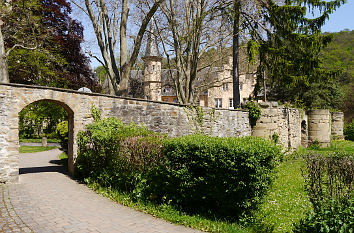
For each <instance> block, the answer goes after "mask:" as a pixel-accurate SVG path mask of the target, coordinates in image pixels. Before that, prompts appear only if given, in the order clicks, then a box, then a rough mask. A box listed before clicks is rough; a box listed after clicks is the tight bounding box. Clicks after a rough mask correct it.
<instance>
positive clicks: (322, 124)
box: [307, 109, 331, 147]
mask: <svg viewBox="0 0 354 233" xmlns="http://www.w3.org/2000/svg"><path fill="white" fill-rule="evenodd" d="M307 115H308V129H309V132H308V142H309V145H311V144H314V143H316V142H318V143H319V144H320V146H321V147H327V146H330V144H331V122H330V112H329V110H328V109H316V110H310V111H308V112H307Z"/></svg>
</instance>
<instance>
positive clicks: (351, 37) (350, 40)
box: [322, 30, 354, 122]
mask: <svg viewBox="0 0 354 233" xmlns="http://www.w3.org/2000/svg"><path fill="white" fill-rule="evenodd" d="M332 35H333V36H334V38H333V41H332V42H331V43H330V44H329V46H328V47H326V48H325V49H324V50H323V51H322V58H323V65H324V66H325V67H326V68H329V69H332V68H337V69H340V70H341V71H342V73H341V75H339V77H338V81H339V82H340V85H341V87H342V89H343V91H344V93H345V98H344V103H343V107H342V109H341V110H342V111H344V113H345V118H346V121H347V122H350V121H351V120H352V119H353V118H354V30H352V31H349V30H345V31H341V32H335V33H332Z"/></svg>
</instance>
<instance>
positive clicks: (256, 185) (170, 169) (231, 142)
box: [144, 135, 281, 216]
mask: <svg viewBox="0 0 354 233" xmlns="http://www.w3.org/2000/svg"><path fill="white" fill-rule="evenodd" d="M163 155H164V164H163V166H160V167H159V168H158V170H157V172H156V173H155V174H152V176H148V177H147V178H146V179H147V181H146V184H145V185H144V187H145V191H148V192H149V193H148V194H149V195H146V196H150V197H154V198H155V199H156V200H159V201H161V200H166V201H167V202H168V203H172V204H174V205H177V206H179V207H181V208H182V209H183V210H185V211H188V212H192V213H194V212H197V213H206V214H211V215H218V216H240V215H241V214H243V213H245V212H247V211H249V210H252V209H255V208H256V207H257V204H258V203H259V202H260V201H261V199H262V197H263V195H264V194H265V192H266V190H267V188H268V187H269V185H270V183H271V180H272V170H273V168H274V167H275V165H276V161H277V159H279V157H280V155H281V151H280V149H279V147H277V146H276V145H274V144H272V143H271V142H269V141H266V140H263V139H260V138H252V137H246V138H217V137H208V136H204V135H191V136H185V137H179V138H167V139H166V140H164V142H163Z"/></svg>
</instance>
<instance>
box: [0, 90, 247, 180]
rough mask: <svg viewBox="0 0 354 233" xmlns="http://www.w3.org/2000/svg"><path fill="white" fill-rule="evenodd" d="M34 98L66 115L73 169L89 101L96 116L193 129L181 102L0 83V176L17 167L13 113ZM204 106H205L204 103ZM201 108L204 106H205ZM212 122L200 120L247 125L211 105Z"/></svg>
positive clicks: (242, 116)
mask: <svg viewBox="0 0 354 233" xmlns="http://www.w3.org/2000/svg"><path fill="white" fill-rule="evenodd" d="M36 101H52V102H56V103H58V104H59V105H61V106H63V107H64V108H65V109H66V111H67V112H68V115H69V148H68V156H69V172H70V173H71V174H73V172H74V161H75V159H76V151H77V143H76V139H77V133H78V132H79V131H80V130H84V129H85V125H87V124H88V123H91V122H92V118H91V106H92V105H95V106H96V107H98V108H99V109H100V111H101V113H102V117H109V116H115V117H119V118H121V119H122V120H123V121H124V122H126V123H130V122H132V121H134V122H136V123H137V124H140V123H142V124H144V125H146V126H147V127H148V128H149V129H151V130H153V131H156V132H161V133H166V134H168V135H169V136H180V135H186V134H190V133H192V132H193V127H191V122H189V120H188V116H187V111H186V109H185V106H182V105H178V104H172V103H163V102H154V101H147V100H138V99H129V98H118V97H115V96H108V95H101V94H92V93H80V92H77V91H69V90H63V89H57V88H45V87H34V86H27V85H18V84H0V182H7V181H15V180H17V179H18V171H19V151H18V148H19V138H18V114H19V112H20V111H21V110H22V109H23V108H25V107H26V106H27V105H29V104H31V103H33V102H36ZM209 110H210V109H209ZM209 110H208V109H206V110H205V111H209ZM215 116H217V118H216V120H215V122H214V124H213V126H212V127H211V123H210V121H209V122H208V120H206V122H205V126H204V127H205V131H206V132H208V131H210V128H213V132H212V135H214V136H249V135H251V127H250V124H249V120H248V112H247V111H240V110H223V109H220V110H216V111H215Z"/></svg>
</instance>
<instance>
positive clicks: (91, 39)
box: [73, 0, 354, 69]
mask: <svg viewBox="0 0 354 233" xmlns="http://www.w3.org/2000/svg"><path fill="white" fill-rule="evenodd" d="M73 8H75V7H74V6H73ZM309 17H311V16H310V15H309ZM74 18H75V16H74ZM79 20H80V21H81V22H82V23H83V25H84V28H85V30H84V36H85V41H86V42H85V44H84V51H85V50H87V49H89V50H91V51H92V52H93V53H94V54H95V55H98V56H99V57H101V56H100V52H99V49H98V46H97V43H96V41H95V35H94V33H93V29H92V26H91V25H90V22H89V20H88V18H81V17H80V18H79ZM344 29H349V30H354V0H347V3H346V4H344V5H343V6H341V7H340V8H339V9H337V10H336V11H335V12H334V13H333V14H332V15H330V18H329V20H328V21H327V22H326V24H325V25H324V26H323V27H322V31H323V32H339V31H342V30H344ZM99 65H100V64H99V63H98V62H97V61H96V60H95V59H91V66H92V68H93V69H94V68H96V67H97V66H99Z"/></svg>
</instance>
